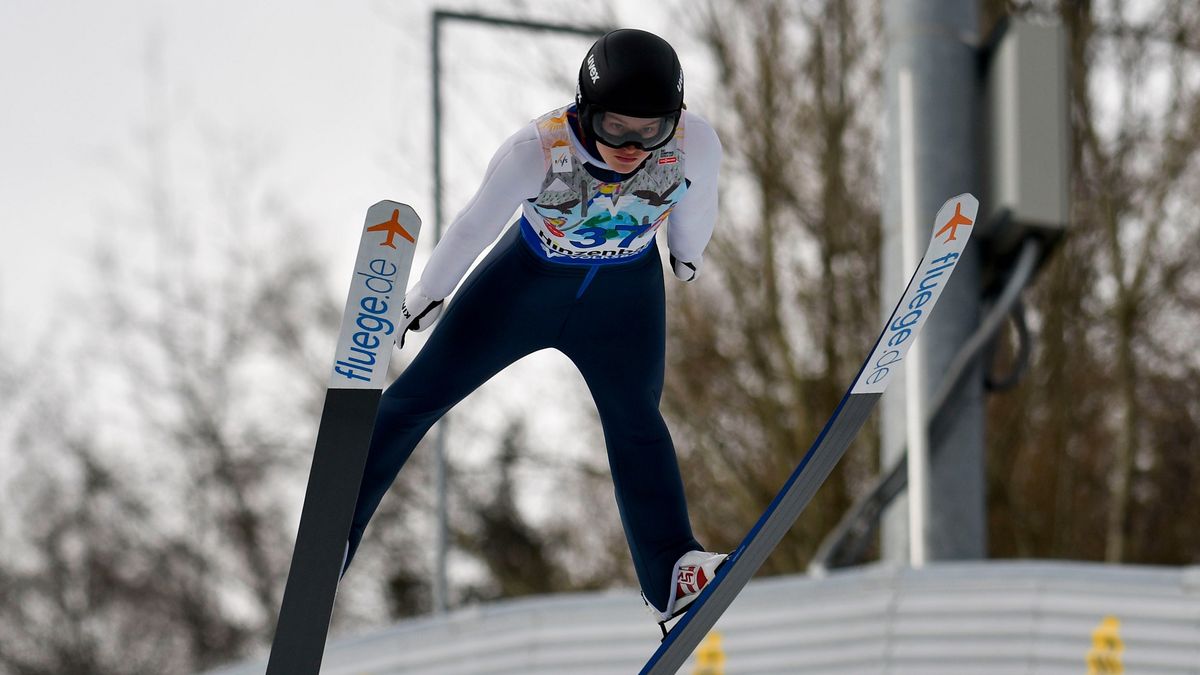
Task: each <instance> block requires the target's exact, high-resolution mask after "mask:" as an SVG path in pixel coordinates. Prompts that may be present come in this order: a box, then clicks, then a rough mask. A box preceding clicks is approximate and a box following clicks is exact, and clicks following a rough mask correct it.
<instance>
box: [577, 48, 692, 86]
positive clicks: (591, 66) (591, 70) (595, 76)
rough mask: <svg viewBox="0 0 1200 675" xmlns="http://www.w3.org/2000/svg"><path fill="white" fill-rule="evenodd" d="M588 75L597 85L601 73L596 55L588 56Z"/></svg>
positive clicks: (681, 78) (681, 79)
mask: <svg viewBox="0 0 1200 675" xmlns="http://www.w3.org/2000/svg"><path fill="white" fill-rule="evenodd" d="M587 67H588V75H590V76H591V78H592V84H596V80H599V79H600V71H599V70H597V69H596V55H595V54H588V58H587ZM679 75H680V82H681V83H682V82H683V73H680V74H679Z"/></svg>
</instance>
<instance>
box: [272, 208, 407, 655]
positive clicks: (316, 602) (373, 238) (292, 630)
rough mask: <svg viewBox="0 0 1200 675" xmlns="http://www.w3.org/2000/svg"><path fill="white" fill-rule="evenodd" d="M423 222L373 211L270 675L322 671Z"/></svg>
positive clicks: (396, 211)
mask: <svg viewBox="0 0 1200 675" xmlns="http://www.w3.org/2000/svg"><path fill="white" fill-rule="evenodd" d="M420 230H421V219H420V218H418V217H417V214H416V212H414V211H413V210H412V208H410V207H409V206H407V205H405V204H400V203H397V202H393V201H386V200H385V201H381V202H379V203H377V204H375V205H374V206H372V207H371V208H370V209H368V210H367V217H366V223H365V224H364V225H363V231H362V238H361V239H360V240H359V245H358V259H357V261H356V262H355V264H354V275H353V276H352V277H351V282H350V293H349V297H348V298H347V300H346V309H345V311H344V312H343V314H342V325H341V333H340V334H339V336H338V342H337V350H336V353H335V355H334V363H333V369H332V372H331V373H330V376H329V388H328V390H327V391H326V393H325V406H324V410H323V411H322V413H321V422H320V426H319V427H318V430H317V444H316V448H315V449H314V451H313V461H312V468H311V469H310V470H309V474H308V487H307V488H306V490H305V493H304V506H303V507H302V509H301V511H300V527H299V530H298V532H297V534H296V546H295V549H294V550H293V552H292V564H291V569H290V571H289V572H288V578H287V584H286V585H285V586H284V591H283V602H282V605H281V607H280V610H279V622H278V624H277V625H276V627H275V638H274V640H273V641H272V643H271V655H270V657H269V660H268V662H267V673H268V674H269V675H285V674H286V675H317V673H319V672H320V670H321V659H322V657H323V656H324V653H325V639H326V635H327V634H328V632H329V621H330V617H331V615H332V613H333V602H334V597H335V596H336V595H337V586H338V579H339V577H340V576H341V569H342V562H343V560H342V558H343V553H344V550H345V543H346V540H347V538H348V537H349V534H350V522H351V520H352V519H353V516H354V504H355V501H356V500H357V498H358V489H359V485H360V483H361V482H362V474H363V467H364V466H365V465H366V461H367V450H368V449H369V447H370V443H371V432H372V430H373V428H374V426H375V414H376V412H377V410H378V407H379V397H380V394H381V393H382V390H383V385H384V380H385V379H386V376H387V370H388V362H389V361H390V360H391V354H392V345H393V344H394V343H395V341H396V336H397V332H398V331H399V330H401V329H400V326H399V325H398V323H399V319H400V304H401V301H402V300H403V299H404V293H405V290H406V288H407V285H408V275H409V272H410V271H411V269H412V262H413V250H414V249H415V248H416V243H417V235H419V234H420Z"/></svg>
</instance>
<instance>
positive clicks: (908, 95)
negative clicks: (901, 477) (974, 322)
mask: <svg viewBox="0 0 1200 675" xmlns="http://www.w3.org/2000/svg"><path fill="white" fill-rule="evenodd" d="M898 78H899V79H898V82H897V86H898V92H897V93H898V100H897V105H898V107H899V108H898V110H897V117H898V123H899V127H900V133H899V137H898V140H899V143H900V176H899V177H900V199H901V203H902V204H903V206H902V208H901V217H902V218H903V221H902V223H901V226H902V230H903V247H902V248H903V260H904V269H909V270H911V269H915V268H916V266H917V264H918V263H919V262H920V257H921V247H920V242H921V241H922V239H923V233H924V232H925V229H924V228H927V227H928V226H922V225H921V222H920V217H919V216H918V214H917V188H916V185H917V164H916V140H917V139H916V132H915V127H914V121H913V118H914V116H915V114H916V110H915V109H914V104H913V74H912V70H910V69H908V68H902V69H901V70H900V73H899V76H898ZM918 344H919V343H918ZM921 356H922V354H921V350H920V349H913V350H912V352H911V354H910V355H909V361H908V366H907V367H906V368H905V373H904V374H905V388H904V399H905V404H906V405H905V425H906V429H905V436H906V437H907V440H908V465H907V466H908V497H909V499H908V562H909V564H910V565H912V566H913V567H924V565H925V561H926V559H927V558H928V554H929V546H928V540H927V538H926V535H927V533H928V523H929V436H928V434H927V433H926V431H927V428H926V426H925V425H924V424H923V423H922V421H923V420H925V418H926V415H927V413H926V411H927V410H928V404H927V401H926V396H925V382H924V380H925V378H924V377H923V375H924V374H925V373H924V368H925V360H924V359H923V358H921Z"/></svg>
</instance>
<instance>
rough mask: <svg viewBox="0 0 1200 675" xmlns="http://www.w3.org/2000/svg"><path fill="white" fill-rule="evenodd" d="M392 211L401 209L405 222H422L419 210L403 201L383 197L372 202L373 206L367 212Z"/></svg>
mask: <svg viewBox="0 0 1200 675" xmlns="http://www.w3.org/2000/svg"><path fill="white" fill-rule="evenodd" d="M391 211H399V212H400V219H401V220H402V221H404V222H409V223H411V222H417V223H419V222H421V217H420V216H418V215H417V212H416V211H415V210H414V209H413V207H411V206H409V205H408V204H404V203H402V202H396V201H392V200H391V199H381V200H379V201H377V202H375V203H374V204H372V205H371V208H369V209H367V213H376V212H389V213H390V212H391Z"/></svg>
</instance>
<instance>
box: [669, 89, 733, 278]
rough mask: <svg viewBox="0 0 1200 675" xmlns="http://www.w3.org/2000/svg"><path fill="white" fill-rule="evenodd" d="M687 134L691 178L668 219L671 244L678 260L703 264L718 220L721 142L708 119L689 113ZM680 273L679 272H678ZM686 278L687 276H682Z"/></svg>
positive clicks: (685, 143) (686, 169)
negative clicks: (684, 192) (685, 191)
mask: <svg viewBox="0 0 1200 675" xmlns="http://www.w3.org/2000/svg"><path fill="white" fill-rule="evenodd" d="M683 114H684V116H685V117H686V120H685V126H684V136H683V152H684V175H685V176H686V178H687V179H688V181H690V183H689V185H688V190H687V194H685V195H684V196H683V199H680V200H679V204H677V205H676V206H675V208H674V210H672V211H671V217H670V219H669V220H668V221H667V247H668V248H669V249H670V251H671V255H672V256H674V257H675V259H676V260H679V261H684V262H687V263H691V264H692V265H693V267H692V271H693V272H695V270H696V268H698V267H699V266H700V263H701V261H702V260H703V258H704V249H705V247H706V246H708V240H709V239H711V238H712V233H713V226H714V225H715V223H716V221H717V178H718V175H719V173H720V168H721V141H720V139H718V138H717V132H716V131H714V130H713V128H712V126H711V125H709V123H708V122H707V121H705V120H704V118H702V117H700V116H698V115H693V114H691V113H688V112H686V111H685V112H684V113H683ZM677 274H678V272H677ZM681 278H683V277H681Z"/></svg>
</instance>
